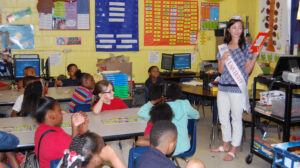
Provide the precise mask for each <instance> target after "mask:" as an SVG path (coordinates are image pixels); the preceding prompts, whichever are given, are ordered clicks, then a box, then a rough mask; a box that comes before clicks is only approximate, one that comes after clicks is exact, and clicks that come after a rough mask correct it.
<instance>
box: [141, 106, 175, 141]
mask: <svg viewBox="0 0 300 168" xmlns="http://www.w3.org/2000/svg"><path fill="white" fill-rule="evenodd" d="M150 116H151V118H150V120H149V122H148V125H147V127H146V129H145V132H144V136H143V137H141V138H139V139H138V140H137V141H136V145H137V146H150V135H149V134H150V130H151V128H152V126H153V124H155V123H156V122H157V121H160V120H167V121H172V118H173V116H174V115H173V112H172V109H171V107H170V106H169V105H168V104H167V103H161V104H157V105H155V106H153V107H152V108H151V111H150Z"/></svg>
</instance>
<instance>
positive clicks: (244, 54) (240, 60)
mask: <svg viewBox="0 0 300 168" xmlns="http://www.w3.org/2000/svg"><path fill="white" fill-rule="evenodd" d="M250 47H251V45H250V44H249V43H247V44H246V48H245V49H244V50H242V49H240V48H237V49H234V50H231V49H229V52H230V54H231V57H232V59H233V60H234V62H235V63H236V65H237V66H238V68H239V70H240V71H241V73H242V75H243V77H244V79H245V82H246V83H248V74H246V72H245V65H246V62H247V61H248V60H251V59H252V58H253V54H252V53H248V51H249V49H250ZM220 59H221V55H220V53H219V52H218V55H217V60H220ZM218 89H219V90H220V91H223V92H231V93H241V90H240V88H239V87H238V85H237V84H236V82H235V81H234V79H233V78H232V76H231V75H230V73H229V71H228V69H227V67H226V66H225V65H224V70H223V73H222V74H221V79H220V81H219V85H218Z"/></svg>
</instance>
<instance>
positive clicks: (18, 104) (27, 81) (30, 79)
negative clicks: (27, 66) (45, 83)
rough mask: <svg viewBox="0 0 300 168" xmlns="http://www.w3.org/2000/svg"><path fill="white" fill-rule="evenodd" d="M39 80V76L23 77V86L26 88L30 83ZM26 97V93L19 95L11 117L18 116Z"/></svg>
mask: <svg viewBox="0 0 300 168" xmlns="http://www.w3.org/2000/svg"><path fill="white" fill-rule="evenodd" d="M35 81H37V78H36V77H34V76H27V77H25V78H24V79H23V86H22V87H23V88H25V89H26V87H27V86H28V85H29V84H30V83H33V82H35ZM23 99H24V94H22V95H20V96H18V98H17V100H16V102H15V104H14V106H13V107H12V112H11V117H16V116H17V115H18V113H19V112H20V111H21V107H22V103H23Z"/></svg>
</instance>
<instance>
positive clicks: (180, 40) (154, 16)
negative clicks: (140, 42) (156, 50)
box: [144, 0, 199, 46]
mask: <svg viewBox="0 0 300 168" xmlns="http://www.w3.org/2000/svg"><path fill="white" fill-rule="evenodd" d="M144 5H145V13H144V17H145V18H144V23H145V25H144V26H145V27H144V45H145V46H157V45H196V42H197V34H198V33H197V32H198V20H199V17H198V0H145V4H144Z"/></svg>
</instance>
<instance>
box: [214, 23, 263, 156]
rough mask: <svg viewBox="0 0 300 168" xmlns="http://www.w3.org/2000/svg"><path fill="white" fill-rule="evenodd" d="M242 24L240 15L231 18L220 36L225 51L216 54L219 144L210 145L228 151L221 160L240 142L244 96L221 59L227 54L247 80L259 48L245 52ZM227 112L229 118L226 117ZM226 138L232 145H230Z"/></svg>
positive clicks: (247, 48) (233, 154)
mask: <svg viewBox="0 0 300 168" xmlns="http://www.w3.org/2000/svg"><path fill="white" fill-rule="evenodd" d="M243 25H244V23H243V22H242V20H240V19H231V20H230V21H229V23H228V24H227V27H226V34H225V39H224V43H225V44H227V46H228V49H229V51H226V52H224V53H223V55H220V53H218V55H217V60H218V70H219V73H221V79H220V81H219V86H218V96H217V104H218V113H219V119H220V122H221V130H222V138H223V144H222V146H220V147H218V148H215V149H211V151H212V152H228V153H227V155H226V156H225V157H224V160H225V161H231V160H233V159H234V157H235V155H236V152H237V148H238V147H239V146H240V143H241V139H242V134H243V129H242V113H243V107H244V106H243V103H241V102H242V101H241V100H243V99H245V95H244V94H242V91H241V89H240V88H239V86H238V85H237V83H236V82H235V80H234V78H233V77H232V76H231V74H230V72H229V70H228V68H227V66H226V65H225V62H226V60H227V58H228V57H231V58H232V59H233V61H234V62H235V64H236V65H237V67H238V70H239V71H240V72H241V75H242V77H243V78H244V80H245V83H246V84H247V81H248V76H249V74H250V73H251V71H252V69H253V67H254V65H255V62H256V59H257V56H258V54H259V52H257V53H254V54H252V53H249V49H250V47H251V45H250V44H249V43H246V40H245V36H244V26H243ZM259 51H260V50H259ZM247 101H248V100H247ZM230 113H231V118H232V121H230ZM231 124H232V132H231ZM230 142H231V146H232V148H231V149H230Z"/></svg>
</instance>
